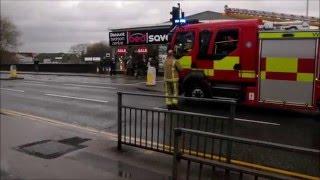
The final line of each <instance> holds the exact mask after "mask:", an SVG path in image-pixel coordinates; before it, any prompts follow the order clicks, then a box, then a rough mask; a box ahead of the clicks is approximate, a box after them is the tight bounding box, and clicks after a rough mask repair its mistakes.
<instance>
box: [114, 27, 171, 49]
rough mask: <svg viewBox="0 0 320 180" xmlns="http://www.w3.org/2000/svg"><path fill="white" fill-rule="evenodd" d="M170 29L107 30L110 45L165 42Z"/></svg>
mask: <svg viewBox="0 0 320 180" xmlns="http://www.w3.org/2000/svg"><path fill="white" fill-rule="evenodd" d="M169 31H170V29H156V30H147V31H126V32H109V43H110V46H121V45H141V44H166V43H168V33H169Z"/></svg>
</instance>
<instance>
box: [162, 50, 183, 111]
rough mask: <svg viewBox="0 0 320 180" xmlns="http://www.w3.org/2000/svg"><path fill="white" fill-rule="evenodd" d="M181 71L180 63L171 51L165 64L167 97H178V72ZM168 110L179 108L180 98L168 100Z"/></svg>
mask: <svg viewBox="0 0 320 180" xmlns="http://www.w3.org/2000/svg"><path fill="white" fill-rule="evenodd" d="M180 70H181V66H180V64H179V62H178V61H177V60H176V59H175V58H174V56H173V51H172V50H169V51H168V54H167V59H166V61H165V62H164V88H165V96H174V97H178V81H179V76H178V71H180ZM166 105H167V107H168V109H177V108H178V98H168V97H167V98H166Z"/></svg>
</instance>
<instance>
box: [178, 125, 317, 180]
mask: <svg viewBox="0 0 320 180" xmlns="http://www.w3.org/2000/svg"><path fill="white" fill-rule="evenodd" d="M186 136H189V141H190V140H192V137H195V139H197V142H196V143H197V144H199V141H200V140H199V139H201V138H202V139H203V142H204V144H203V145H202V146H199V145H197V149H196V150H195V151H191V150H190V149H189V150H185V146H184V144H185V142H184V141H185V139H186ZM214 141H218V143H219V145H218V146H217V147H215V142H214ZM223 141H226V142H227V144H228V142H231V144H234V143H239V144H243V145H248V146H249V147H250V146H259V147H265V148H268V149H276V150H282V151H285V152H287V153H291V152H292V153H299V154H304V155H306V156H311V157H312V158H313V159H314V160H315V161H314V162H315V163H316V164H314V166H315V167H318V168H319V167H320V166H319V164H320V151H319V150H315V149H308V148H302V147H296V146H290V145H283V144H277V143H271V142H266V141H259V140H252V139H247V138H240V137H234V136H229V135H222V134H217V133H210V132H203V131H199V130H192V129H186V128H175V129H174V158H173V170H172V176H173V179H190V178H191V176H192V175H193V176H194V175H195V174H197V176H196V178H197V179H206V176H207V178H208V177H211V178H214V177H215V178H214V179H220V178H221V177H220V178H216V177H217V174H219V173H217V169H220V175H221V172H223V174H222V176H223V179H224V178H225V177H230V176H232V179H243V177H244V176H246V177H249V178H250V176H251V178H252V177H253V178H254V179H258V178H267V179H290V177H287V176H282V175H279V174H275V173H268V172H266V171H259V170H255V169H253V168H247V167H244V166H249V165H250V163H247V162H246V163H243V162H241V161H239V160H236V159H232V158H234V157H233V155H234V154H237V153H239V151H236V150H234V148H233V147H232V146H226V148H227V149H226V152H229V153H231V152H232V153H231V156H224V155H221V153H218V154H217V153H215V150H214V149H215V148H218V149H221V148H222V146H223V144H222V143H221V142H223ZM209 142H211V143H210V144H211V145H209V146H211V147H209V148H208V143H209ZM200 148H201V149H200ZM200 152H201V153H200ZM220 152H221V150H220ZM257 155H258V154H257ZM252 156H254V155H252ZM269 156H270V157H271V156H273V157H274V154H269ZM181 160H186V161H187V164H186V165H185V166H186V167H185V168H184V171H185V172H186V174H185V176H184V177H185V178H183V177H182V173H179V171H178V169H182V168H181V167H179V166H181V164H182V163H181ZM192 163H195V164H198V165H199V169H198V170H197V171H194V170H193V171H192V174H191V173H190V171H191V169H192V168H191V164H192ZM298 163H303V162H298ZM260 168H261V166H260ZM181 171H182V170H181ZM196 172H197V173H196ZM194 178H195V177H193V179H194ZM211 178H210V179H211ZM291 178H292V177H291ZM221 179H222V178H221Z"/></svg>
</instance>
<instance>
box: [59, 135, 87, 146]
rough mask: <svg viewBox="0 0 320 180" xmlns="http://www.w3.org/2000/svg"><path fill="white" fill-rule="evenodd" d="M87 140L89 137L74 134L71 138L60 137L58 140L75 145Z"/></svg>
mask: <svg viewBox="0 0 320 180" xmlns="http://www.w3.org/2000/svg"><path fill="white" fill-rule="evenodd" d="M89 140H90V139H88V138H81V137H77V136H75V137H72V138H67V139H62V140H60V141H59V142H61V143H64V144H70V145H74V146H76V145H79V144H81V143H84V142H86V141H89Z"/></svg>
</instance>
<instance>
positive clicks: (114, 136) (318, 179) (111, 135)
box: [0, 109, 320, 180]
mask: <svg viewBox="0 0 320 180" xmlns="http://www.w3.org/2000/svg"><path fill="white" fill-rule="evenodd" d="M0 112H1V113H2V114H6V115H11V116H19V117H26V118H29V119H31V120H36V121H40V122H43V121H46V122H48V123H50V124H53V125H56V126H69V127H73V128H77V129H81V130H84V131H89V132H91V133H94V134H102V135H105V136H106V137H108V138H109V139H111V140H117V134H114V133H108V132H105V131H100V130H97V129H94V128H89V127H83V126H79V125H74V124H70V123H64V122H61V121H58V120H53V119H49V118H44V117H39V116H35V115H32V114H27V113H21V112H17V111H12V110H7V109H0ZM124 139H125V140H127V141H126V142H128V140H130V137H127V136H126V137H122V140H124ZM131 141H132V142H134V139H133V138H131ZM136 142H137V144H139V143H140V140H139V139H137V140H136ZM145 143H147V145H148V146H149V147H151V141H145V140H144V139H142V140H141V144H145ZM152 145H153V147H156V146H157V144H156V143H152ZM158 146H159V148H160V149H161V147H164V151H167V152H171V151H173V147H172V146H171V147H170V146H168V145H163V144H160V143H159V144H158ZM182 152H189V150H188V149H183V150H182ZM190 153H191V154H192V155H196V154H197V153H196V151H190ZM198 156H200V157H201V156H202V157H203V156H205V157H206V158H211V157H212V159H215V160H220V161H226V158H225V157H220V159H219V157H218V156H215V155H213V156H211V154H203V153H201V152H198ZM231 163H233V164H236V165H241V166H246V167H250V168H254V169H258V170H263V171H268V172H273V173H278V174H282V175H286V176H291V177H296V178H303V179H310V180H320V177H318V176H310V175H306V174H301V173H297V172H291V171H287V170H282V169H277V168H272V167H267V166H262V165H259V164H254V163H248V162H244V161H239V160H233V159H232V160H231Z"/></svg>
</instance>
